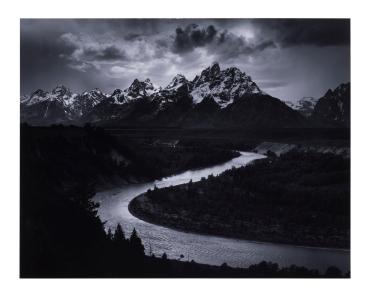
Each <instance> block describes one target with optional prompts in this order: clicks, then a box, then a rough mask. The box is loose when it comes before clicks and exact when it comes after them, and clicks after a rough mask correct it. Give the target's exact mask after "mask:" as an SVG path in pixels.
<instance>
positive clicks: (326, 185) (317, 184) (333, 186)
mask: <svg viewBox="0 0 370 296" xmlns="http://www.w3.org/2000/svg"><path fill="white" fill-rule="evenodd" d="M348 184H349V162H348V159H345V158H341V157H340V156H336V155H333V154H325V155H323V154H321V153H316V152H309V153H306V152H299V151H292V152H289V153H287V154H285V155H284V156H282V157H280V158H269V159H265V160H258V161H256V162H255V163H254V164H253V165H250V166H247V167H245V168H240V169H233V170H229V171H227V172H225V173H223V174H221V175H220V176H218V177H209V178H208V179H202V180H201V181H200V182H196V183H195V182H189V183H187V184H183V185H179V186H172V187H168V188H162V189H156V188H155V189H154V190H148V191H147V192H146V193H144V194H142V195H140V196H138V197H137V198H135V199H134V200H133V201H131V203H130V205H129V210H130V211H131V213H132V214H134V215H135V216H137V217H139V218H140V219H143V220H145V221H149V222H150V223H155V224H158V225H163V226H166V227H172V228H174V229H178V230H182V231H188V232H196V233H202V234H210V235H218V236H223V237H231V238H237V239H246V240H252V241H262V242H272V243H283V244H290V245H300V246H308V247H320V248H339V249H349V212H348V207H347V204H348V203H349V186H348Z"/></svg>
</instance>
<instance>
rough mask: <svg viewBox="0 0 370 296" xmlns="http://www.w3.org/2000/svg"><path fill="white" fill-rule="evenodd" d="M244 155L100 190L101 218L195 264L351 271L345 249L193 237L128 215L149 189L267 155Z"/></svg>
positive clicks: (153, 247)
mask: <svg viewBox="0 0 370 296" xmlns="http://www.w3.org/2000/svg"><path fill="white" fill-rule="evenodd" d="M241 154H242V155H241V156H239V157H237V158H234V159H232V160H230V161H228V162H226V163H224V164H221V165H215V166H212V167H209V168H205V169H199V170H189V171H186V172H184V173H181V174H178V175H174V176H171V177H168V178H163V179H162V180H158V181H154V182H149V183H144V184H133V185H125V186H122V187H120V188H117V189H114V190H107V191H103V192H99V193H98V194H96V196H95V198H94V199H95V201H98V202H99V203H100V207H99V212H98V213H99V216H100V218H101V219H102V220H103V221H106V227H107V228H108V227H109V228H112V229H113V228H115V226H116V225H117V223H121V225H122V227H123V228H124V231H125V233H126V236H128V235H129V234H130V233H131V231H132V229H133V228H134V227H135V228H136V230H137V231H138V233H139V235H140V237H141V238H142V240H143V243H144V245H145V249H146V252H147V253H149V251H150V250H151V251H152V253H154V254H155V255H157V256H160V255H162V254H163V253H164V252H165V253H166V254H167V255H168V257H169V258H175V259H176V258H180V255H183V256H184V259H182V260H188V258H189V260H194V261H196V262H199V263H206V264H212V265H220V264H222V263H224V262H226V263H227V264H228V265H230V266H234V267H248V266H249V265H250V264H255V263H259V262H261V261H263V260H265V261H271V262H276V263H278V264H279V265H280V266H289V265H291V264H295V265H298V266H306V267H308V268H316V269H319V270H320V271H324V270H325V269H326V268H327V267H328V266H331V265H335V266H337V267H339V268H341V269H342V270H343V271H344V272H345V271H347V270H349V261H350V253H349V251H345V250H335V249H323V248H308V247H299V246H290V245H283V244H275V243H260V242H252V241H247V240H241V239H231V238H223V237H218V236H212V235H202V234H195V233H187V232H182V231H177V230H173V229H169V228H166V227H162V226H158V225H154V224H150V223H147V222H144V221H142V220H140V219H138V218H136V217H134V216H133V215H131V214H130V212H129V211H128V204H129V202H130V201H131V200H132V199H133V198H134V197H136V196H138V195H139V194H141V193H143V192H146V191H147V190H148V189H149V188H153V187H154V186H157V187H158V188H162V187H167V186H173V185H179V184H184V183H187V182H189V181H190V180H193V182H196V181H199V180H200V179H201V178H202V177H207V176H209V175H211V174H212V175H214V176H216V175H219V174H220V173H222V172H224V171H225V170H227V169H230V168H232V167H236V168H237V167H240V166H243V165H246V164H248V163H250V162H251V161H253V160H255V159H259V158H264V156H263V155H260V154H256V153H249V152H241Z"/></svg>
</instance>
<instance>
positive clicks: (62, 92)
mask: <svg viewBox="0 0 370 296" xmlns="http://www.w3.org/2000/svg"><path fill="white" fill-rule="evenodd" d="M51 93H52V94H53V95H58V96H64V95H70V94H71V91H70V90H69V89H68V88H67V87H65V86H64V85H58V86H57V87H56V88H54V89H53V90H52V91H51Z"/></svg>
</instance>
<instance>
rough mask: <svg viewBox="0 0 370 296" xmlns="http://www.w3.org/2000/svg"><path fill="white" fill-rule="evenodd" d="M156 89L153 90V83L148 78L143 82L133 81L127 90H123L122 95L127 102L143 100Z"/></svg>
mask: <svg viewBox="0 0 370 296" xmlns="http://www.w3.org/2000/svg"><path fill="white" fill-rule="evenodd" d="M156 91H157V89H156V88H154V86H153V83H152V82H151V81H150V79H149V78H147V79H145V80H144V81H139V80H138V79H135V80H134V81H133V82H132V84H131V85H130V87H129V88H127V89H125V90H124V95H125V97H126V99H127V100H128V101H131V100H134V99H138V98H144V97H148V96H150V95H152V94H153V93H154V92H156Z"/></svg>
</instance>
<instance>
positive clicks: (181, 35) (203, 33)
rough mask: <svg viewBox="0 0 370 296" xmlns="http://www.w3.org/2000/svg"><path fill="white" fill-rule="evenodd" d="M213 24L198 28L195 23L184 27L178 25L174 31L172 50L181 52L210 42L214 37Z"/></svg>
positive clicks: (215, 32)
mask: <svg viewBox="0 0 370 296" xmlns="http://www.w3.org/2000/svg"><path fill="white" fill-rule="evenodd" d="M216 34H217V31H216V29H215V27H214V26H212V25H210V26H208V27H207V28H200V27H199V26H198V25H197V24H190V25H188V26H186V27H185V28H181V27H178V28H176V32H175V40H174V44H173V45H174V51H175V52H178V53H181V52H186V51H190V50H193V49H194V48H196V47H202V46H205V45H206V44H208V43H211V42H212V41H213V40H214V38H215V37H216Z"/></svg>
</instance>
